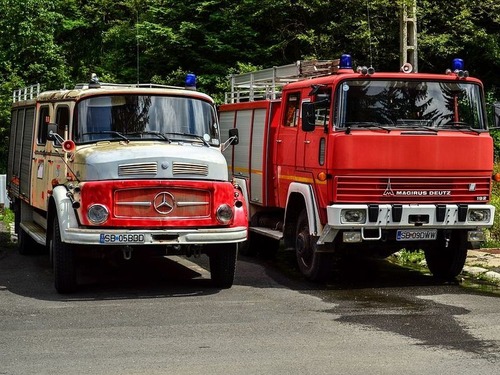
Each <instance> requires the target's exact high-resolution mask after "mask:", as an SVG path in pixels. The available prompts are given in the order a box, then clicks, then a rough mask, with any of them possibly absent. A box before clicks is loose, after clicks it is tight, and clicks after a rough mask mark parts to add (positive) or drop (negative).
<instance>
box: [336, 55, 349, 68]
mask: <svg viewBox="0 0 500 375" xmlns="http://www.w3.org/2000/svg"><path fill="white" fill-rule="evenodd" d="M339 68H340V69H352V58H351V55H347V54H343V55H342V56H340V66H339Z"/></svg>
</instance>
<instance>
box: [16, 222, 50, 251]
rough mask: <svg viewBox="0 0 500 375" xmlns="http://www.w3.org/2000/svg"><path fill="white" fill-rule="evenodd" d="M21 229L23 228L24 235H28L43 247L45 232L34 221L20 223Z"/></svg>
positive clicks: (45, 237)
mask: <svg viewBox="0 0 500 375" xmlns="http://www.w3.org/2000/svg"><path fill="white" fill-rule="evenodd" d="M21 228H23V229H24V231H25V232H26V233H29V234H30V236H31V237H32V238H33V239H34V240H35V241H36V242H37V243H39V244H40V245H43V246H45V243H46V242H45V241H46V239H47V232H46V231H45V229H43V228H42V227H41V226H40V225H38V224H37V223H35V222H34V221H23V222H21Z"/></svg>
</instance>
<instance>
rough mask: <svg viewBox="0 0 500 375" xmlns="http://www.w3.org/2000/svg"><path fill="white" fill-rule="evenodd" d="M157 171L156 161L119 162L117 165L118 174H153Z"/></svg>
mask: <svg viewBox="0 0 500 375" xmlns="http://www.w3.org/2000/svg"><path fill="white" fill-rule="evenodd" d="M157 172H158V165H157V164H156V162H150V163H132V164H121V165H119V166H118V176H155V175H156V174H157Z"/></svg>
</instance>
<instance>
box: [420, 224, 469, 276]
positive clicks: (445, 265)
mask: <svg viewBox="0 0 500 375" xmlns="http://www.w3.org/2000/svg"><path fill="white" fill-rule="evenodd" d="M438 244H439V245H438V246H433V247H430V248H428V249H425V250H424V253H425V260H426V261H427V267H428V268H429V271H431V273H432V275H433V276H434V277H436V278H438V279H444V280H451V279H454V278H455V277H457V276H458V275H459V274H460V272H462V269H463V268H464V264H465V260H466V258H467V232H466V231H459V232H456V233H453V234H452V237H451V239H450V241H449V243H448V246H445V244H444V240H441V241H439V242H438Z"/></svg>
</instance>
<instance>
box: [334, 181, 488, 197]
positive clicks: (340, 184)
mask: <svg viewBox="0 0 500 375" xmlns="http://www.w3.org/2000/svg"><path fill="white" fill-rule="evenodd" d="M490 183H491V179H490V178H489V177H354V176H339V177H336V179H335V187H334V200H335V202H341V203H367V202H368V203H384V202H391V203H446V202H456V203H478V202H481V201H485V200H487V199H488V198H489V194H490Z"/></svg>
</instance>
